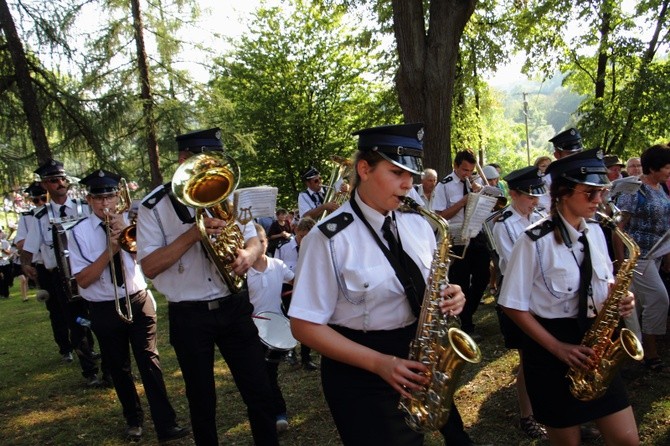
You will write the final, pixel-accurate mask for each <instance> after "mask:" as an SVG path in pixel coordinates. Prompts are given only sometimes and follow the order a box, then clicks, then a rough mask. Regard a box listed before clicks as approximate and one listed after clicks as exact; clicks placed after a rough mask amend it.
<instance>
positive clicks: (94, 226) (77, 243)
mask: <svg viewBox="0 0 670 446" xmlns="http://www.w3.org/2000/svg"><path fill="white" fill-rule="evenodd" d="M124 221H125V223H126V224H128V216H127V214H126V215H124ZM101 223H103V222H102V220H100V219H99V218H98V217H97V216H96V215H95V214H91V215H89V216H88V217H87V218H85V219H84V220H82V221H80V222H79V223H77V224H76V225H75V226H74V227H73V228H72V229H71V230H70V231H69V234H68V248H69V249H70V268H71V270H72V275H75V276H76V275H77V274H78V273H80V272H81V271H82V270H83V269H84V268H86V267H87V266H89V265H90V264H91V263H93V262H95V260H96V259H97V258H98V257H100V255H101V254H102V253H103V252H107V233H106V232H105V229H104V228H103V227H102V226H100V224H101ZM103 224H104V223H103ZM119 254H120V255H121V262H122V264H123V269H124V275H125V276H124V282H125V283H124V284H123V286H120V287H117V289H116V291H117V293H118V296H122V297H123V298H125V295H126V294H125V293H126V290H128V294H129V295H131V294H135V293H137V292H139V291H142V290H143V289H145V288H146V287H147V284H146V282H145V281H144V276H143V275H142V270H141V269H140V266H139V265H138V264H137V263H136V262H135V259H134V258H133V256H132V255H131V254H130V253H127V252H125V251H123V250H120V251H119ZM110 263H111V262H110ZM79 294H81V296H82V297H83V298H84V299H86V300H88V301H90V302H104V301H110V300H114V298H115V295H114V282H112V276H111V269H110V268H109V267H108V268H105V270H104V271H103V273H102V275H101V276H100V277H99V278H98V280H96V281H95V282H93V283H92V284H91V285H89V286H88V287H87V288H82V287H79Z"/></svg>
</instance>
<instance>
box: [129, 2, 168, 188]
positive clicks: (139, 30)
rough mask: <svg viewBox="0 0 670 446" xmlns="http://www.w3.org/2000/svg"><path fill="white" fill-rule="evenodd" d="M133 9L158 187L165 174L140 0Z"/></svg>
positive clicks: (149, 150) (153, 180) (149, 147)
mask: <svg viewBox="0 0 670 446" xmlns="http://www.w3.org/2000/svg"><path fill="white" fill-rule="evenodd" d="M130 4H131V6H132V11H133V28H134V29H135V44H136V46H137V69H138V71H139V75H140V88H141V92H140V97H141V99H142V108H143V109H144V122H145V126H146V128H145V133H146V144H147V153H148V154H149V166H150V169H151V187H157V186H159V185H161V184H162V183H163V175H162V174H161V170H160V160H159V157H158V138H157V136H156V120H155V119H154V99H153V95H152V93H151V80H150V79H149V64H148V63H147V52H146V48H145V45H144V25H143V23H142V12H141V10H140V1H139V0H130Z"/></svg>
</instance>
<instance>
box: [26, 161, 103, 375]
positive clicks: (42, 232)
mask: <svg viewBox="0 0 670 446" xmlns="http://www.w3.org/2000/svg"><path fill="white" fill-rule="evenodd" d="M35 173H36V174H38V175H39V176H40V178H41V184H40V185H41V186H42V187H43V188H44V189H45V190H46V191H47V192H48V193H49V196H50V197H51V201H49V202H48V203H45V205H44V206H43V207H42V208H40V209H39V210H36V211H35V213H34V218H33V219H32V220H30V224H31V226H30V227H29V228H28V233H27V235H26V239H25V242H24V244H23V251H22V252H21V265H22V266H23V270H24V272H25V273H26V275H27V276H28V277H30V278H31V279H33V280H37V278H38V276H39V280H37V281H38V282H39V283H40V285H41V286H42V287H44V289H45V290H46V291H47V292H48V293H49V299H48V300H47V309H48V310H49V315H50V318H51V324H52V327H53V326H54V325H56V326H57V327H58V328H57V329H54V333H55V332H56V331H59V333H60V332H62V331H65V330H67V331H68V338H69V349H68V350H65V346H61V354H62V355H63V359H64V360H65V361H68V362H69V361H72V353H71V352H72V349H74V351H75V352H76V354H77V358H78V359H79V365H80V366H81V370H82V375H83V376H84V378H85V379H86V382H87V384H88V385H89V386H99V385H100V384H101V382H100V380H99V379H98V376H97V373H98V366H97V365H96V363H95V359H96V358H95V356H96V355H95V354H94V352H93V336H92V335H91V331H90V329H88V328H87V327H83V326H81V325H79V324H77V322H76V319H77V317H84V318H87V319H88V304H87V303H86V301H84V300H83V299H79V300H74V301H69V299H68V297H67V294H66V291H65V288H64V286H65V285H64V281H63V277H62V272H61V271H60V270H59V268H58V263H57V261H56V254H55V253H54V245H53V243H54V242H53V235H52V229H53V226H52V222H54V221H65V220H72V219H81V218H84V217H86V216H87V215H88V214H89V213H90V210H89V207H88V205H87V204H86V203H85V202H82V201H81V200H73V199H70V198H68V189H69V186H70V183H69V181H68V179H67V176H66V172H65V169H64V167H63V163H61V162H60V161H56V160H52V159H48V160H46V161H45V162H44V163H42V165H40V166H39V167H38V168H37V169H36V170H35ZM37 253H39V254H40V256H41V258H42V261H43V262H44V265H40V264H37V265H36V267H33V266H32V262H33V256H34V255H36V254H37ZM61 314H62V315H64V316H61ZM63 322H64V323H65V327H62V326H60V324H63ZM57 342H58V341H57ZM59 345H60V342H59Z"/></svg>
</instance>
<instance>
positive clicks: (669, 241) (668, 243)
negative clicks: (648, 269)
mask: <svg viewBox="0 0 670 446" xmlns="http://www.w3.org/2000/svg"><path fill="white" fill-rule="evenodd" d="M669 252H670V229H668V230H667V231H666V233H665V234H663V237H661V238H660V239H658V241H657V242H656V243H655V244H654V246H652V247H651V249H650V250H649V252H648V253H647V255H646V256H644V258H645V259H657V258H659V257H663V256H664V255H666V254H667V253H669Z"/></svg>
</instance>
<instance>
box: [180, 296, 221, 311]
mask: <svg viewBox="0 0 670 446" xmlns="http://www.w3.org/2000/svg"><path fill="white" fill-rule="evenodd" d="M231 296H234V294H230V295H228V296H224V297H219V298H217V299H212V300H205V301H202V300H186V301H181V302H168V305H169V306H170V307H174V308H196V309H199V310H207V311H211V310H218V309H219V308H220V307H221V303H222V302H223V301H224V300H228V298H229V297H231Z"/></svg>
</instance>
